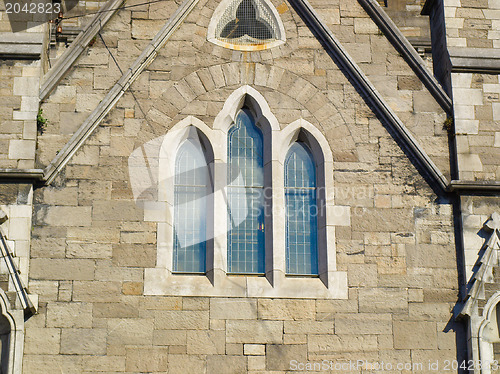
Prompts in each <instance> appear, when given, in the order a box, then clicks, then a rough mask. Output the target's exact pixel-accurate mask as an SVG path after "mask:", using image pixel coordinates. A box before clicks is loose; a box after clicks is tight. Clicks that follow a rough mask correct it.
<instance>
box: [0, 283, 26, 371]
mask: <svg viewBox="0 0 500 374" xmlns="http://www.w3.org/2000/svg"><path fill="white" fill-rule="evenodd" d="M0 308H1V314H2V316H3V317H5V318H6V319H7V321H8V322H9V325H10V335H9V350H8V366H7V371H6V372H5V373H6V374H17V373H21V372H22V361H23V347H24V311H23V310H11V308H10V302H9V300H8V298H7V295H6V294H5V292H4V291H3V290H2V289H0Z"/></svg>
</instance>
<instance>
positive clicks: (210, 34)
mask: <svg viewBox="0 0 500 374" xmlns="http://www.w3.org/2000/svg"><path fill="white" fill-rule="evenodd" d="M233 1H234V0H222V1H221V2H220V4H219V5H218V6H217V8H215V11H214V13H213V15H212V18H211V19H210V23H209V24H208V30H207V40H208V41H209V42H211V43H213V44H215V45H218V46H221V47H224V48H228V49H233V50H236V51H262V50H264V49H270V48H274V47H278V46H280V45H283V44H285V42H286V36H285V27H284V26H283V22H282V21H281V17H280V16H279V14H278V11H277V10H276V8H275V7H274V5H273V4H272V3H271V2H270V1H269V0H254V1H255V2H260V3H261V5H262V6H264V7H266V9H267V10H268V11H269V12H270V14H271V16H272V17H273V22H275V23H276V25H277V26H278V28H277V31H278V35H276V36H275V38H274V39H275V40H273V41H272V42H269V43H262V44H253V45H244V44H241V45H240V44H233V43H227V42H225V41H223V40H220V39H219V38H218V37H217V35H216V30H217V25H218V23H219V20H220V19H221V18H222V17H223V16H224V12H225V11H226V9H227V8H228V6H229V5H230V4H231V3H232V2H233Z"/></svg>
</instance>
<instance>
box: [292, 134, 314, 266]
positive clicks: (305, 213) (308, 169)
mask: <svg viewBox="0 0 500 374" xmlns="http://www.w3.org/2000/svg"><path fill="white" fill-rule="evenodd" d="M285 199H286V272H287V274H295V275H314V274H318V217H317V215H318V214H317V213H318V211H317V203H316V200H317V199H316V170H315V165H314V160H313V156H312V153H311V151H310V150H309V148H308V147H307V145H306V144H304V143H301V142H296V143H294V144H293V145H292V146H291V147H290V150H289V151H288V154H287V156H286V159H285Z"/></svg>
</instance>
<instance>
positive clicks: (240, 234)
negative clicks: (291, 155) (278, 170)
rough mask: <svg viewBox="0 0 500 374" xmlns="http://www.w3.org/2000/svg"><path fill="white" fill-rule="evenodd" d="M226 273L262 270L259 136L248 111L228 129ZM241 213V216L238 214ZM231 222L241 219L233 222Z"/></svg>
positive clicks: (262, 219)
mask: <svg viewBox="0 0 500 374" xmlns="http://www.w3.org/2000/svg"><path fill="white" fill-rule="evenodd" d="M227 153H228V173H227V175H228V181H227V185H228V239H227V241H228V272H229V273H241V274H263V273H264V272H265V263H264V257H265V236H264V194H263V189H264V162H263V161H264V157H263V155H264V152H263V137H262V132H261V131H260V129H259V128H258V127H257V126H256V125H255V119H254V116H253V114H252V112H251V111H250V110H249V109H247V108H243V109H241V110H240V111H239V113H238V114H237V116H236V119H235V121H234V124H233V126H232V127H231V128H230V129H229V132H228V150H227ZM242 215H243V216H242ZM234 221H237V222H241V223H240V224H234Z"/></svg>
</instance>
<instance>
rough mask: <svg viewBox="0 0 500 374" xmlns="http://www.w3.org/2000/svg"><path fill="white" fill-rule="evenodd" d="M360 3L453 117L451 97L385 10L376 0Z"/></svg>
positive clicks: (362, 0)
mask: <svg viewBox="0 0 500 374" xmlns="http://www.w3.org/2000/svg"><path fill="white" fill-rule="evenodd" d="M358 2H359V3H360V4H361V5H362V6H363V8H364V9H365V10H366V12H367V13H368V14H369V16H370V17H371V19H372V20H373V22H375V23H376V24H377V26H378V27H379V28H380V29H381V30H382V31H383V32H384V34H385V36H386V37H387V38H388V39H389V40H390V41H391V43H392V45H393V46H394V48H396V50H397V51H398V52H399V53H401V55H402V56H403V58H404V59H405V61H406V62H407V63H408V65H410V67H411V68H412V70H413V72H414V73H415V74H416V75H417V77H418V78H419V79H420V80H421V81H422V83H423V84H424V85H425V87H427V89H428V90H429V92H430V93H431V95H432V96H433V97H434V99H436V101H437V102H438V103H439V105H441V107H442V108H443V109H444V110H445V111H446V113H448V114H449V115H452V113H453V104H452V102H451V99H450V97H449V96H448V94H447V93H446V92H445V91H444V89H443V88H442V87H441V85H440V84H439V82H438V81H437V80H436V78H435V77H434V75H432V74H431V73H430V72H429V70H428V69H427V67H426V66H425V62H424V61H423V60H422V58H421V57H420V56H419V54H418V53H417V51H415V48H414V47H413V46H412V45H411V43H410V42H409V41H408V39H407V38H406V37H405V36H404V35H403V33H402V32H401V30H399V28H398V27H397V26H396V24H395V23H394V22H393V21H392V19H391V18H390V17H389V16H388V15H387V13H386V12H385V11H384V9H382V7H381V6H380V5H379V4H378V3H377V2H376V1H375V0H358Z"/></svg>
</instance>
